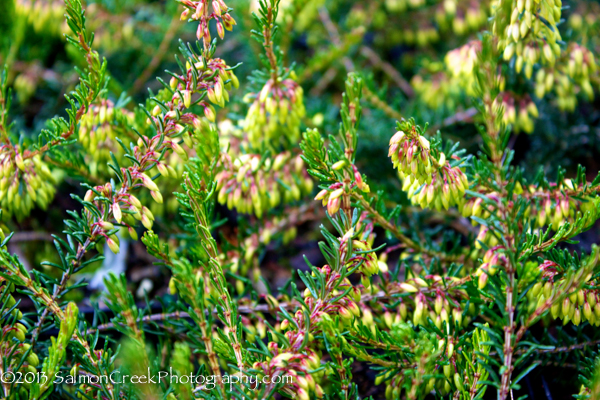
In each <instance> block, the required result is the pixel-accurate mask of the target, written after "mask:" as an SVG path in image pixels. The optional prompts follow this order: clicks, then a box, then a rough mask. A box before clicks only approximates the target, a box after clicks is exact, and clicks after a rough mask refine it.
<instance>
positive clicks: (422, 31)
mask: <svg viewBox="0 0 600 400" xmlns="http://www.w3.org/2000/svg"><path fill="white" fill-rule="evenodd" d="M438 40H440V33H439V32H438V30H437V29H436V28H435V27H434V25H433V24H431V23H425V24H422V25H421V24H419V25H418V26H411V27H407V28H406V29H402V33H401V42H402V43H404V44H407V45H410V46H414V45H417V46H427V45H428V44H431V43H435V42H437V41H438Z"/></svg>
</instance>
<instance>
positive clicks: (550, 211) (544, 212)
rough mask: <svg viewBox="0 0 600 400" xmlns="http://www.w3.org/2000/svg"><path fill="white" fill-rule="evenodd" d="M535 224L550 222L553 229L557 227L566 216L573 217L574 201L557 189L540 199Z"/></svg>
mask: <svg viewBox="0 0 600 400" xmlns="http://www.w3.org/2000/svg"><path fill="white" fill-rule="evenodd" d="M536 211H537V213H536V225H537V226H538V227H540V228H541V227H543V226H545V225H546V224H548V223H551V224H552V226H553V227H554V229H558V227H560V226H561V225H562V224H564V222H565V219H566V218H573V217H574V215H575V211H576V206H575V201H574V200H571V199H570V198H569V196H567V195H566V194H564V193H561V192H559V191H555V192H553V193H550V194H548V195H547V197H546V198H545V199H542V200H540V205H539V208H538V210H536Z"/></svg>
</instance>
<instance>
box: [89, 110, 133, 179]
mask: <svg viewBox="0 0 600 400" xmlns="http://www.w3.org/2000/svg"><path fill="white" fill-rule="evenodd" d="M133 120H134V115H133V113H132V112H130V111H128V110H126V109H123V108H119V109H115V104H114V103H113V102H112V101H110V100H101V101H100V104H94V105H92V106H91V107H90V108H89V110H88V112H87V113H86V114H85V115H84V116H83V117H82V118H81V122H80V127H79V143H81V145H82V146H83V147H84V148H85V149H86V150H87V154H89V155H90V156H91V158H92V159H91V160H90V161H89V163H88V165H89V169H90V173H91V174H92V175H93V176H97V175H98V173H99V172H103V173H106V172H107V166H106V163H107V162H108V161H110V160H111V157H110V152H113V153H114V154H115V155H120V154H121V153H122V148H121V146H119V144H118V143H117V142H116V140H115V138H116V137H118V136H121V137H122V136H123V131H124V130H126V129H127V126H130V125H131V124H133Z"/></svg>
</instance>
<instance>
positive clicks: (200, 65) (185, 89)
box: [153, 58, 239, 122]
mask: <svg viewBox="0 0 600 400" xmlns="http://www.w3.org/2000/svg"><path fill="white" fill-rule="evenodd" d="M186 69H187V73H186V76H179V77H177V78H176V77H172V78H171V82H170V86H171V89H173V90H174V91H175V92H174V93H173V97H172V101H173V103H174V104H175V105H177V104H179V103H182V104H183V105H184V106H185V108H189V107H190V106H191V105H192V104H193V103H192V93H193V92H195V91H201V90H203V89H206V92H207V95H206V99H208V100H209V101H206V100H203V101H200V102H197V105H199V106H201V107H202V108H203V110H204V116H205V117H206V118H207V119H208V120H209V121H210V122H214V121H215V118H216V116H217V114H216V112H215V109H214V107H213V106H212V105H211V103H212V104H215V105H219V106H220V107H225V103H226V102H228V101H229V90H231V87H232V86H233V87H235V88H238V87H239V80H238V78H237V76H236V75H235V73H234V72H233V71H232V70H231V69H230V67H229V66H228V65H227V64H226V63H225V61H224V60H222V59H220V58H213V59H210V60H209V61H208V62H207V63H206V64H204V61H203V60H197V61H195V62H194V65H191V64H190V63H189V62H188V63H187V64H186ZM194 83H195V84H196V87H193V85H194ZM194 104H195V103H194ZM157 107H158V106H157ZM160 113H161V109H160V107H158V108H155V109H154V110H153V114H154V115H155V116H156V115H158V114H160ZM175 116H176V113H175V112H174V111H172V112H170V113H167V115H166V117H167V118H171V119H173V118H174V117H175Z"/></svg>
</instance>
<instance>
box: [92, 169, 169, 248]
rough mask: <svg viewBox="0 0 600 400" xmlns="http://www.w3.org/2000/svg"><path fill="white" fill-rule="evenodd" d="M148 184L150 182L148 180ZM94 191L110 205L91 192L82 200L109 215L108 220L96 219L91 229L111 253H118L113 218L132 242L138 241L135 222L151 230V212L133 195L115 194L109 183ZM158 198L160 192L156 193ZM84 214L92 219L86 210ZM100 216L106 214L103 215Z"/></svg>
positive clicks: (118, 245) (97, 187)
mask: <svg viewBox="0 0 600 400" xmlns="http://www.w3.org/2000/svg"><path fill="white" fill-rule="evenodd" d="M141 175H144V174H141ZM140 178H141V179H142V182H145V181H146V180H149V179H150V178H148V177H147V176H141V177H140ZM150 182H152V181H151V180H150ZM152 184H154V182H152ZM152 184H151V185H152ZM154 185H156V184H154ZM146 186H148V185H146ZM94 190H95V191H97V192H98V193H99V194H100V195H101V196H103V197H104V198H107V199H110V200H111V201H110V203H107V202H106V201H101V200H96V198H97V194H96V193H94V191H92V190H88V191H87V193H86V195H85V198H84V200H85V201H89V202H91V203H93V204H94V205H95V206H96V207H98V210H100V211H104V210H107V211H108V215H109V218H107V219H97V220H96V221H95V222H93V223H92V225H91V229H92V232H93V234H94V236H95V237H103V238H104V239H105V240H106V244H107V245H108V247H109V248H110V250H111V251H112V252H113V253H115V254H116V253H118V252H119V247H120V243H119V237H118V236H117V235H116V234H115V232H116V231H115V225H114V224H113V223H112V222H111V220H112V219H113V218H114V220H115V221H116V223H118V224H120V225H123V226H124V227H125V228H127V232H128V234H129V236H130V237H131V238H132V239H133V240H137V239H138V235H137V232H136V230H135V225H136V221H141V222H142V225H144V227H145V228H146V229H148V230H150V229H152V225H153V223H154V215H153V214H152V211H150V210H149V209H148V208H147V207H146V206H143V205H142V203H141V202H140V201H139V200H138V198H137V197H135V196H134V195H133V194H128V193H120V192H116V193H115V192H114V191H113V188H112V186H111V185H110V184H109V183H107V184H106V185H103V186H96V187H94ZM150 190H152V189H150ZM158 196H160V192H158ZM84 212H85V213H86V215H87V216H88V217H89V218H90V219H92V215H91V213H90V212H89V211H88V210H87V209H86V210H85V211H84ZM102 215H106V214H105V213H103V214H102ZM110 216H112V218H110Z"/></svg>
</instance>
